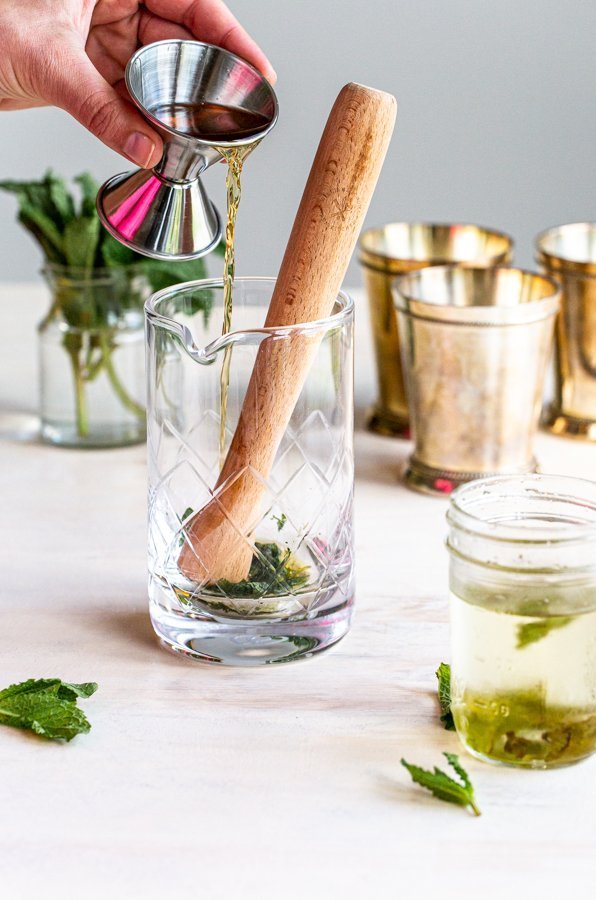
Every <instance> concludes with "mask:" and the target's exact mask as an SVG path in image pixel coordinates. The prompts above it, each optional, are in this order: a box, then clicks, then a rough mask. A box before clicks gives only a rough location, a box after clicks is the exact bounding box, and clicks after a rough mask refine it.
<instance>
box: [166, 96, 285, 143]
mask: <svg viewBox="0 0 596 900" xmlns="http://www.w3.org/2000/svg"><path fill="white" fill-rule="evenodd" d="M152 112H153V115H154V116H155V117H156V118H157V119H159V121H160V122H163V123H164V125H167V126H168V128H174V129H175V130H176V131H182V132H184V134H190V135H192V136H193V137H196V138H199V139H201V140H205V141H209V143H210V144H217V142H218V141H235V140H241V139H244V138H247V137H250V136H251V135H253V134H259V133H260V132H262V131H263V129H264V128H266V127H267V125H268V123H269V119H268V118H267V116H264V115H262V114H261V113H256V112H252V111H251V110H246V109H240V108H239V107H236V106H222V105H221V104H219V103H166V104H163V105H162V106H158V107H156V109H154V110H153V111H152Z"/></svg>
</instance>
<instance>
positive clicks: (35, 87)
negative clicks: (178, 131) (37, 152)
mask: <svg viewBox="0 0 596 900" xmlns="http://www.w3.org/2000/svg"><path fill="white" fill-rule="evenodd" d="M166 38H187V39H194V40H202V41H206V42H207V43H210V44H217V45H219V46H220V47H223V48H224V49H226V50H230V51H231V52H232V53H236V54H237V55H238V56H242V57H243V58H244V59H246V60H248V62H250V63H252V64H253V65H254V66H256V67H257V68H258V69H260V71H261V72H263V74H264V75H265V76H266V77H267V78H268V79H269V81H271V82H272V83H273V82H274V81H275V72H274V71H273V69H272V67H271V64H270V63H269V61H268V60H267V57H266V56H265V54H264V53H263V52H262V50H260V49H259V47H258V46H257V44H255V42H254V41H253V40H252V38H251V37H249V35H248V34H247V33H246V32H245V31H244V29H243V28H242V27H241V26H240V25H239V24H238V22H237V21H236V19H235V18H234V16H233V15H232V13H231V12H230V11H229V10H228V9H227V7H226V6H224V4H223V3H222V2H221V0H146V2H144V3H143V2H140V0H59V2H56V0H0V46H1V47H2V48H3V49H2V54H1V57H0V110H11V109H26V108H28V107H33V106H46V105H48V104H52V105H54V106H59V107H61V108H62V109H64V110H66V111H67V112H69V113H70V114H71V115H72V116H74V118H75V119H78V121H79V122H80V123H81V124H82V125H84V126H85V128H88V129H89V131H91V132H92V133H93V134H94V135H96V136H97V137H98V138H99V139H100V140H101V141H103V142H104V144H107V145H108V147H111V148H112V150H116V151H117V152H118V153H122V154H123V155H124V156H127V157H128V158H129V159H130V160H132V162H134V163H135V164H136V165H138V166H143V167H144V168H149V167H151V166H154V165H156V164H157V163H158V162H159V160H160V158H161V154H162V142H161V138H160V137H159V135H158V134H157V133H156V132H155V131H153V130H152V129H151V127H150V126H149V125H148V124H147V122H145V120H144V119H143V118H142V116H141V115H140V113H139V112H138V111H137V110H136V109H135V107H134V106H133V105H132V103H130V101H129V100H127V99H126V98H127V97H128V95H127V93H126V88H125V86H124V81H123V77H124V69H125V67H126V63H127V62H128V60H129V59H130V57H131V56H132V54H133V53H134V52H135V50H136V49H137V48H138V47H140V46H141V45H143V44H151V43H153V42H154V41H160V40H164V39H166Z"/></svg>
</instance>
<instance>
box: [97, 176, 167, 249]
mask: <svg viewBox="0 0 596 900" xmlns="http://www.w3.org/2000/svg"><path fill="white" fill-rule="evenodd" d="M160 185H161V182H160V180H159V178H156V176H155V175H152V176H151V178H150V179H149V180H148V181H146V182H145V183H144V184H142V185H141V187H139V188H137V190H136V191H133V192H132V194H131V195H130V197H127V198H126V200H125V201H124V202H123V203H122V204H121V205H120V206H119V207H118V210H117V211H116V212H115V213H114V214H113V215H111V216H109V217H108V221H109V223H110V225H113V226H114V228H116V229H117V231H118V232H119V234H121V235H122V237H125V238H126V239H127V240H132V238H133V237H134V236H135V234H136V233H137V231H138V229H139V227H140V226H141V224H142V223H143V221H144V220H145V217H146V215H147V212H148V210H149V207H150V206H151V204H152V202H153V199H154V197H155V195H156V194H157V192H158V191H159V188H160Z"/></svg>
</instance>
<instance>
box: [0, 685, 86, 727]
mask: <svg viewBox="0 0 596 900" xmlns="http://www.w3.org/2000/svg"><path fill="white" fill-rule="evenodd" d="M96 690H97V684H96V683H95V682H94V681H89V682H85V683H84V684H70V683H69V682H66V681H62V680H61V679H60V678H37V679H35V678H30V679H29V680H28V681H22V682H21V683H20V684H12V685H11V686H10V687H7V688H5V689H4V690H3V691H0V724H2V725H11V726H12V727H13V728H27V729H29V730H30V731H33V732H35V734H39V735H40V736H41V737H44V738H48V739H49V740H52V741H71V740H72V739H73V738H74V737H76V735H77V734H86V733H87V732H88V731H89V730H90V728H91V725H90V724H89V720H88V719H87V717H86V716H85V713H84V712H83V710H82V709H80V708H79V707H78V706H77V700H79V699H80V698H83V699H86V698H87V697H90V696H91V695H92V694H94V693H95V691H96Z"/></svg>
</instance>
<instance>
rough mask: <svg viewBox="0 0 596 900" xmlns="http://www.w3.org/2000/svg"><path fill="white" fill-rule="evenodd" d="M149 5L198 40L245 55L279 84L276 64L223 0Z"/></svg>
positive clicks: (164, 0)
mask: <svg viewBox="0 0 596 900" xmlns="http://www.w3.org/2000/svg"><path fill="white" fill-rule="evenodd" d="M145 6H146V7H147V9H149V10H151V12H153V13H155V14H156V15H157V16H160V17H161V18H162V19H167V20H170V21H171V22H175V23H177V24H178V25H182V26H183V27H184V28H186V29H187V30H188V31H190V32H191V33H192V35H193V36H194V37H195V38H196V39H197V40H200V41H206V42H207V43H209V44H217V46H218V47H223V48H224V50H230V51H231V52H232V53H236V54H237V55H238V56H242V57H243V59H246V60H247V61H248V62H250V63H252V65H253V66H256V68H257V69H259V71H261V72H262V73H263V75H264V76H265V78H267V79H268V80H269V81H270V82H271V84H275V81H276V79H277V75H276V74H275V70H274V69H273V66H272V65H271V63H270V62H269V60H268V59H267V57H266V56H265V54H264V53H263V51H262V50H261V48H260V47H259V45H258V44H257V43H256V42H255V41H253V39H252V38H251V37H250V35H249V34H248V33H247V32H246V31H245V30H244V28H242V26H241V25H240V23H239V22H238V20H237V19H236V18H235V16H233V15H232V13H231V12H230V10H229V9H228V8H227V6H225V4H224V3H222V2H221V0H145Z"/></svg>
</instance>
